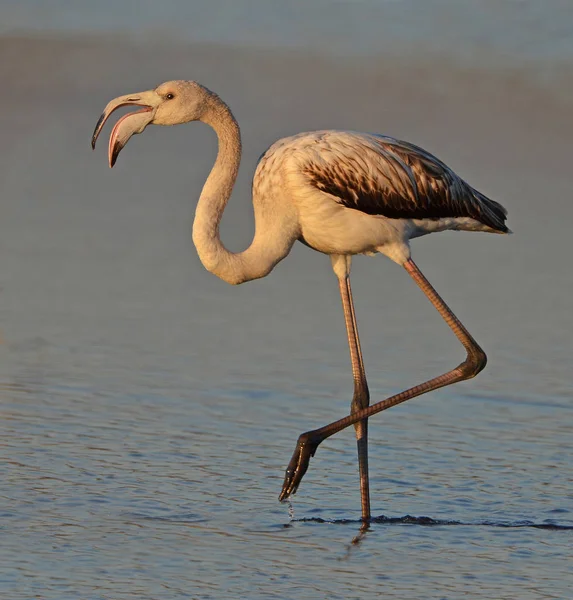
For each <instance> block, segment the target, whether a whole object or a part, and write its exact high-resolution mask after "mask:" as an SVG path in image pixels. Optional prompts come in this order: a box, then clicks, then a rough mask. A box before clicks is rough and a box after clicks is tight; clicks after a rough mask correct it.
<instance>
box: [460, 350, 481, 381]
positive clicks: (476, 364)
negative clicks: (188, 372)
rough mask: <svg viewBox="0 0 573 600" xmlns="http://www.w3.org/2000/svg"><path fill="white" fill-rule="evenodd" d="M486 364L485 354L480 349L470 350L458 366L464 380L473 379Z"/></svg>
mask: <svg viewBox="0 0 573 600" xmlns="http://www.w3.org/2000/svg"><path fill="white" fill-rule="evenodd" d="M486 364H487V356H486V353H485V352H484V351H483V350H482V349H481V348H479V347H478V348H472V349H471V350H469V351H468V355H467V357H466V360H464V362H463V363H462V364H461V365H460V370H461V372H462V375H463V376H464V379H471V378H472V377H475V376H476V375H477V374H478V373H479V372H480V371H483V369H484V368H485V366H486Z"/></svg>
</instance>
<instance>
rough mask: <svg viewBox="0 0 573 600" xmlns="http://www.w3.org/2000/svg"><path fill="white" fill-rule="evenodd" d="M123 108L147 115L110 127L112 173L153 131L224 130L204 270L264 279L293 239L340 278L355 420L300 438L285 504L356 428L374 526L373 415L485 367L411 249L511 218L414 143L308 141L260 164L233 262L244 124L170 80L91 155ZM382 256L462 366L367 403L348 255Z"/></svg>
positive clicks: (288, 141)
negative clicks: (416, 294)
mask: <svg viewBox="0 0 573 600" xmlns="http://www.w3.org/2000/svg"><path fill="white" fill-rule="evenodd" d="M125 105H135V106H140V107H142V108H141V109H140V110H138V111H136V112H134V113H131V114H128V115H126V116H124V117H122V119H120V121H119V122H118V123H117V124H116V126H115V127H114V129H113V131H112V134H111V137H110V143H109V162H110V166H113V165H114V163H115V161H116V159H117V156H118V154H119V152H120V151H121V149H122V148H123V147H124V146H125V144H126V143H127V141H128V140H129V138H130V137H131V136H132V135H134V134H136V133H141V132H142V131H143V130H144V129H145V127H146V126H147V125H149V124H156V125H175V124H179V123H187V122H189V121H195V120H201V121H203V122H205V123H207V124H209V125H211V127H213V129H214V130H215V132H216V133H217V136H218V142H219V151H218V155H217V159H216V161H215V164H214V166H213V169H212V171H211V173H210V174H209V177H208V178H207V181H206V183H205V185H204V187H203V191H202V193H201V195H200V198H199V202H198V204H197V210H196V215H195V221H194V224H193V241H194V243H195V246H196V248H197V251H198V254H199V257H200V259H201V261H202V263H203V265H204V266H205V267H206V268H207V269H208V270H209V271H211V272H212V273H214V274H215V275H217V276H218V277H220V278H221V279H224V280H225V281H227V282H229V283H232V284H239V283H243V282H245V281H250V280H252V279H257V278H260V277H264V276H265V275H267V274H268V273H269V272H270V271H271V270H272V269H273V267H274V266H275V265H276V264H277V263H278V262H279V261H280V260H282V259H283V258H284V257H285V256H286V255H287V254H288V253H289V251H290V249H291V247H292V245H293V244H294V242H295V241H297V240H298V241H301V242H303V243H304V244H306V245H307V246H310V247H311V248H313V249H315V250H317V251H319V252H322V253H324V254H327V255H329V256H330V257H331V261H332V266H333V269H334V271H335V273H336V275H337V277H338V280H339V287H340V292H341V297H342V302H343V307H344V314H345V320H346V326H347V332H348V341H349V347H350V354H351V361H352V368H353V376H354V397H353V401H352V405H351V415H350V416H349V417H346V418H345V419H341V420H340V421H337V422H335V423H333V424H330V425H327V426H326V427H323V428H321V429H319V430H316V431H312V432H307V433H306V434H303V435H302V436H300V438H299V442H298V444H297V449H296V450H295V453H294V455H293V458H292V459H291V462H290V464H289V467H288V469H287V473H286V477H285V483H284V485H283V490H282V492H281V495H280V498H281V499H285V498H286V497H288V496H289V495H290V494H292V493H294V492H295V491H296V489H297V487H298V485H299V483H300V480H301V479H302V477H303V475H304V473H305V472H306V469H307V467H308V463H309V460H310V457H311V456H313V455H314V452H315V451H316V448H317V447H318V445H319V444H320V443H321V442H322V441H323V440H324V439H326V438H327V437H329V436H330V435H332V434H333V433H336V432H337V431H340V429H343V428H344V427H347V426H348V425H350V424H354V426H355V428H356V435H357V439H358V450H359V465H360V482H361V492H362V518H363V519H364V520H365V521H367V520H368V519H369V518H370V499H369V487H368V467H367V417H368V416H371V415H372V414H375V413H376V412H379V411H380V410H384V409H386V408H389V407H390V406H393V405H395V404H397V403H399V402H403V401H404V400H407V399H409V398H412V397H414V396H417V395H420V394H421V393H424V392H426V391H430V390H432V389H436V388H438V387H441V386H443V385H448V384H450V383H454V382H455V381H460V380H462V379H467V378H469V377H473V376H474V375H476V374H477V373H478V372H479V371H480V370H481V369H482V368H483V367H484V366H485V361H486V358H485V354H484V353H483V351H482V350H481V348H480V347H479V346H478V344H477V343H476V342H475V340H474V339H473V338H472V337H471V335H470V334H469V333H468V332H467V330H466V329H465V328H464V327H463V325H462V324H461V323H460V322H459V321H458V320H457V318H456V317H455V316H454V315H453V313H452V312H451V311H450V309H449V308H448V307H447V305H446V304H445V303H444V302H443V300H442V299H441V298H440V297H439V296H438V294H437V293H436V292H435V290H434V289H433V288H432V287H431V286H430V284H429V283H428V282H427V280H426V279H425V278H424V276H423V275H422V274H421V272H420V271H419V270H418V268H417V267H416V265H415V264H414V262H413V261H412V259H411V256H410V244H409V241H410V239H412V238H415V237H419V236H421V235H425V234H428V233H432V232H437V231H444V230H447V229H453V230H465V231H485V232H491V233H508V232H509V230H508V229H507V227H506V226H505V219H506V211H505V209H504V208H503V207H502V206H501V205H500V204H498V203H497V202H495V201H493V200H490V199H489V198H487V197H486V196H484V195H483V194H481V193H480V192H478V191H477V190H475V189H474V188H472V187H471V186H470V185H468V184H467V183H466V182H465V181H463V180H462V179H461V178H460V177H458V176H457V175H456V174H455V173H454V172H453V171H452V170H451V169H449V168H448V167H447V166H446V165H445V164H444V163H442V162H441V161H440V160H438V159H437V158H436V157H434V156H432V155H431V154H429V153H428V152H426V151H425V150H423V149H422V148H419V147H418V146H414V145H413V144H409V143H407V142H403V141H400V140H395V139H393V138H390V137H386V136H381V135H376V134H366V133H357V132H351V131H331V130H329V131H315V132H309V133H301V134H298V135H295V136H292V137H288V138H284V139H281V140H279V141H277V142H276V143H274V144H273V145H272V146H271V147H270V148H269V149H268V150H267V151H266V152H265V153H264V154H263V155H262V156H261V158H260V160H259V163H258V165H257V168H256V171H255V175H254V178H253V205H254V213H255V236H254V239H253V241H252V243H251V245H250V246H249V247H248V248H247V249H246V250H244V251H243V252H240V253H236V254H235V253H232V252H229V251H228V250H227V249H226V248H225V247H224V246H223V244H222V243H221V240H220V238H219V223H220V221H221V217H222V214H223V211H224V209H225V206H226V204H227V202H228V200H229V198H230V196H231V191H232V189H233V186H234V184H235V181H236V177H237V173H238V169H239V163H240V159H241V138H240V132H239V127H238V124H237V122H236V120H235V118H234V117H233V115H232V113H231V111H230V109H229V108H228V106H227V105H226V104H225V103H224V102H223V101H222V100H221V99H220V98H219V97H218V96H217V95H216V94H214V93H213V92H211V91H209V90H207V89H206V88H205V87H203V86H201V85H200V84H198V83H196V82H192V81H171V82H167V83H164V84H162V85H160V86H159V87H157V88H156V89H154V90H150V91H146V92H141V93H137V94H130V95H127V96H120V97H119V98H115V99H114V100H112V101H111V102H109V103H108V105H107V106H106V108H105V110H104V112H103V114H102V116H101V117H100V120H99V121H98V124H97V125H96V129H95V131H94V135H93V138H92V146H94V147H95V142H96V140H97V137H98V135H99V133H100V131H101V129H102V127H103V125H104V123H105V121H106V120H107V118H108V117H109V115H110V114H111V113H112V112H113V111H114V110H115V109H116V108H119V107H120V106H125ZM378 252H379V253H382V254H385V255H386V256H388V257H389V258H390V259H392V260H393V261H395V262H396V263H398V264H400V265H402V266H404V267H405V269H406V270H407V271H408V273H409V274H410V275H411V276H412V277H413V279H414V280H415V281H416V283H417V284H418V285H419V286H420V287H421V288H422V290H423V291H424V293H426V295H427V296H428V298H429V299H430V301H431V302H432V303H433V304H434V306H435V307H436V308H437V309H438V311H439V312H440V314H442V316H443V317H444V319H445V321H446V323H447V324H448V325H449V326H450V328H451V329H452V331H453V332H454V333H455V335H456V336H457V337H458V338H459V339H460V341H461V342H462V344H463V345H464V347H465V348H466V351H467V358H466V360H465V361H464V362H463V363H462V364H461V365H459V366H458V367H456V368H455V369H452V370H451V371H449V372H448V373H445V374H444V375H441V376H439V377H436V378H434V379H432V380H430V381H428V382H425V383H424V384H421V385H420V386H415V387H414V388H411V389H410V390H407V391H406V392H402V393H401V394H398V395H396V396H393V397H392V398H390V399H387V400H385V401H382V402H379V403H377V404H374V405H372V406H369V393H368V385H367V382H366V375H365V372H364V365H363V360H362V354H361V350H360V342H359V338H358V332H357V328H356V317H355V314H354V306H353V303H352V295H351V289H350V279H349V274H350V263H351V257H352V255H355V254H375V253H378Z"/></svg>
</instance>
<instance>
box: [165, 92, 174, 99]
mask: <svg viewBox="0 0 573 600" xmlns="http://www.w3.org/2000/svg"><path fill="white" fill-rule="evenodd" d="M173 98H175V96H174V95H173V94H172V93H171V92H169V94H166V95H165V99H166V100H173Z"/></svg>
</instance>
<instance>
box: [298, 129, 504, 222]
mask: <svg viewBox="0 0 573 600" xmlns="http://www.w3.org/2000/svg"><path fill="white" fill-rule="evenodd" d="M324 141H325V143H326V144H327V146H326V148H327V150H326V152H324V153H317V155H316V159H315V160H312V161H310V162H308V163H307V164H306V165H305V166H304V172H305V174H306V175H307V176H308V178H309V181H310V183H311V185H313V186H315V187H316V188H317V189H319V190H321V191H323V192H326V193H327V194H330V195H332V196H334V197H335V198H336V200H337V202H339V203H340V204H342V205H343V206H346V207H347V208H352V209H356V210H360V211H362V212H364V213H367V214H370V215H382V216H385V217H387V218H390V219H439V218H448V217H469V218H472V219H475V220H476V221H479V222H480V223H483V224H484V225H486V226H488V227H491V229H494V230H495V231H500V232H507V231H508V229H507V227H506V226H505V219H506V215H507V211H506V210H505V208H503V206H501V204H499V203H497V202H495V201H493V200H490V199H489V198H487V197H486V196H484V195H483V194H481V193H480V192H478V191H477V190H475V189H474V188H472V187H471V186H470V185H469V184H467V183H466V182H465V181H464V180H463V179H461V178H460V177H458V176H457V175H456V174H455V173H454V172H453V171H452V170H451V169H450V168H449V167H447V166H446V165H445V164H444V163H443V162H441V161H440V160H438V159H437V158H436V157H435V156H433V155H432V154H430V153H429V152H426V151H425V150H424V149H422V148H420V147H418V146H415V145H413V144H409V143H407V142H403V141H399V140H395V139H393V138H389V137H386V136H377V135H368V136H363V135H360V134H354V135H353V134H348V138H343V137H341V138H340V139H338V140H336V139H333V140H327V139H325V140H324ZM317 150H319V149H318V148H317Z"/></svg>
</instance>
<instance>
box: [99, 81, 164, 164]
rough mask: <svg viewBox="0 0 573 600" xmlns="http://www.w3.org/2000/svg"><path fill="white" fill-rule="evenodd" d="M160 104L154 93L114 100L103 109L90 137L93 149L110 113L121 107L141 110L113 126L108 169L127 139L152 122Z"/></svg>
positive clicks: (127, 115) (149, 92) (131, 95)
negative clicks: (132, 107)
mask: <svg viewBox="0 0 573 600" xmlns="http://www.w3.org/2000/svg"><path fill="white" fill-rule="evenodd" d="M160 102H161V97H160V96H159V95H158V94H156V93H155V92H154V91H147V92H141V93H139V94H129V95H127V96H120V97H119V98H114V99H113V100H111V102H109V103H108V105H107V106H106V107H105V109H104V111H103V113H102V114H101V117H100V118H99V120H98V122H97V124H96V126H95V129H94V133H93V136H92V148H94V149H95V145H96V141H97V138H98V136H99V134H100V132H101V130H102V128H103V126H104V125H105V122H106V121H107V120H108V118H109V117H110V115H111V113H113V112H114V111H115V110H117V109H118V108H120V107H122V106H140V107H141V110H136V111H135V112H131V113H127V114H126V115H124V116H123V117H121V119H120V120H119V121H118V122H117V123H116V124H115V125H114V128H113V129H112V131H111V135H110V137H109V148H108V158H109V166H110V168H111V167H113V165H115V161H116V160H117V156H118V154H119V153H120V152H121V149H122V148H123V147H124V146H125V145H126V144H127V142H128V141H129V138H130V137H131V136H132V135H135V134H136V133H141V132H142V131H143V130H144V129H145V128H146V127H147V126H148V125H149V124H150V123H151V122H152V121H153V117H154V116H155V111H156V110H157V107H158V106H159V103H160Z"/></svg>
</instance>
